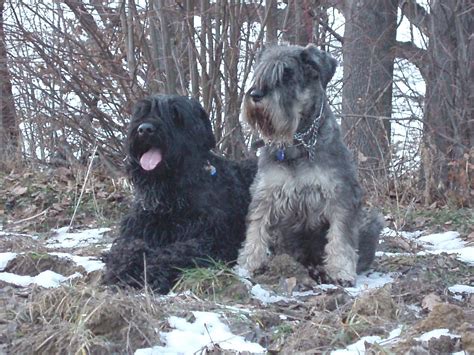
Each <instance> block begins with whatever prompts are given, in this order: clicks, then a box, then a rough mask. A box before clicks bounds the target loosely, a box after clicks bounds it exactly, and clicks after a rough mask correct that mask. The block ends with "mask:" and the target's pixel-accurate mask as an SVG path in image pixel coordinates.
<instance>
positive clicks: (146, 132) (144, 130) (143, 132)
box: [137, 122, 156, 137]
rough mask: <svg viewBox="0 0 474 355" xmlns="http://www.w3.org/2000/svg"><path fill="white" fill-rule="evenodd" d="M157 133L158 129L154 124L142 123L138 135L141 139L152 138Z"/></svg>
mask: <svg viewBox="0 0 474 355" xmlns="http://www.w3.org/2000/svg"><path fill="white" fill-rule="evenodd" d="M155 132H156V127H155V126H154V125H153V124H151V123H148V122H145V123H142V124H141V125H140V126H138V128H137V133H138V135H139V136H140V137H144V136H151V135H152V134H153V133H155Z"/></svg>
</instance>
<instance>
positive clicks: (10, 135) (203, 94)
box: [0, 0, 474, 206]
mask: <svg viewBox="0 0 474 355" xmlns="http://www.w3.org/2000/svg"><path fill="white" fill-rule="evenodd" d="M473 34H474V4H473V3H472V1H470V0H443V1H440V0H426V1H421V0H420V1H419V2H416V1H415V0H321V1H318V0H301V1H296V0H287V1H277V0H261V1H238V0H219V1H210V0H182V1H178V0H176V1H173V0H121V1H107V0H88V1H79V0H64V1H32V0H9V1H5V0H0V170H3V171H9V170H10V169H11V168H12V167H14V166H18V165H22V166H30V167H33V168H34V169H43V168H47V167H50V166H58V165H66V166H71V165H87V163H88V160H89V159H90V157H91V156H95V155H96V154H97V156H98V159H99V161H100V162H101V163H102V165H103V166H104V167H105V168H106V169H107V171H108V173H110V174H111V175H112V176H117V175H120V174H121V171H122V161H123V158H124V153H123V148H122V145H123V141H124V136H125V134H126V130H127V123H128V121H129V117H130V112H131V107H132V106H133V103H134V102H135V101H136V100H138V99H140V98H143V97H144V96H146V95H148V94H151V93H178V94H182V95H188V96H193V97H196V98H198V99H199V101H200V102H201V103H202V105H203V106H204V108H205V109H206V111H207V112H209V114H210V117H211V120H212V123H213V127H214V132H215V135H216V138H217V141H218V142H219V143H218V149H219V151H220V152H221V153H223V154H225V155H226V156H228V157H231V158H233V159H241V158H244V157H248V156H251V155H253V154H255V152H254V151H252V150H251V149H250V147H251V145H252V142H253V141H255V140H256V139H257V138H258V137H257V136H256V135H255V134H254V133H252V132H250V131H249V129H248V127H247V126H246V124H245V123H244V122H241V121H240V120H239V113H240V106H241V103H242V97H243V95H244V92H245V90H246V89H247V88H248V85H249V81H250V78H251V73H252V67H253V64H254V61H255V56H256V54H257V53H258V50H259V49H260V48H261V47H262V46H263V45H264V44H268V43H283V42H286V43H291V44H300V45H306V44H307V43H315V44H316V45H317V46H318V47H320V48H321V49H323V50H327V51H329V52H330V53H332V54H333V55H334V56H335V57H336V58H337V59H338V61H339V62H340V68H339V69H338V72H337V74H336V77H335V78H334V80H333V82H332V83H331V85H330V88H329V95H328V96H329V98H330V101H331V104H332V108H333V110H334V112H335V113H336V115H337V117H338V118H339V119H340V122H341V127H342V132H343V135H344V138H345V141H346V143H347V144H348V145H349V147H350V148H351V149H352V151H353V153H354V157H355V159H356V161H357V164H358V166H359V170H360V177H361V180H362V181H363V183H364V185H365V186H366V189H367V190H368V191H369V193H370V195H371V196H373V197H374V196H375V197H381V198H388V197H389V198H391V199H395V200H396V201H397V202H401V203H411V202H414V201H416V202H422V203H425V204H432V203H433V202H434V201H437V202H441V203H443V202H447V201H453V202H454V203H455V204H456V205H457V206H470V205H471V206H472V201H473V198H474V196H473V182H472V181H473V179H472V169H473V164H474V150H473V148H472V147H473V141H474V118H473V106H474V104H473V102H474V35H473Z"/></svg>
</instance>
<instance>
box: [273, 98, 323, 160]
mask: <svg viewBox="0 0 474 355" xmlns="http://www.w3.org/2000/svg"><path fill="white" fill-rule="evenodd" d="M324 99H325V97H324V96H323V98H322V99H321V108H320V110H319V112H317V111H316V112H315V113H314V114H313V116H312V123H311V125H310V126H309V127H308V129H307V130H306V131H303V132H297V133H295V135H294V136H293V144H291V145H287V144H275V143H272V142H269V143H268V145H269V146H274V147H275V151H274V153H273V154H274V157H275V160H278V161H285V160H287V161H288V160H296V159H299V158H309V159H310V160H314V158H315V156H316V149H315V148H316V143H317V142H318V133H319V128H320V127H321V120H322V115H323V111H324V106H325V104H324Z"/></svg>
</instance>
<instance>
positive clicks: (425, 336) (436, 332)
mask: <svg viewBox="0 0 474 355" xmlns="http://www.w3.org/2000/svg"><path fill="white" fill-rule="evenodd" d="M442 335H444V336H448V337H450V338H460V336H459V335H455V334H451V333H450V332H449V329H433V330H431V331H429V332H427V333H424V334H422V335H421V336H419V337H418V338H415V340H416V341H428V340H430V339H433V338H435V339H439V337H441V336H442Z"/></svg>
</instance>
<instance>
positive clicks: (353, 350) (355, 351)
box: [331, 327, 402, 355]
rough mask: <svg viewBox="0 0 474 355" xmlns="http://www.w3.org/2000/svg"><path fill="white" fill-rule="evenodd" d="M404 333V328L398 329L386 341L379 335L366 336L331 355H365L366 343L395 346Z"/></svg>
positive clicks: (332, 352)
mask: <svg viewBox="0 0 474 355" xmlns="http://www.w3.org/2000/svg"><path fill="white" fill-rule="evenodd" d="M401 333H402V328H401V327H399V328H396V329H394V330H392V331H391V332H390V334H389V335H388V337H387V338H386V339H382V338H381V337H380V336H378V335H371V336H365V337H362V338H360V339H359V340H358V341H357V342H355V343H354V344H351V345H348V346H347V347H346V348H345V349H338V350H334V351H331V355H349V354H350V355H359V354H365V343H366V342H367V343H369V344H380V345H388V344H393V343H395V342H396V341H397V338H398V337H399V336H400V334H401Z"/></svg>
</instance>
